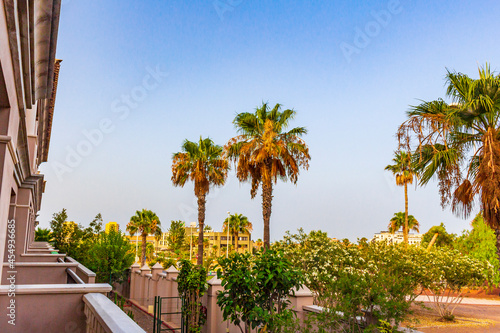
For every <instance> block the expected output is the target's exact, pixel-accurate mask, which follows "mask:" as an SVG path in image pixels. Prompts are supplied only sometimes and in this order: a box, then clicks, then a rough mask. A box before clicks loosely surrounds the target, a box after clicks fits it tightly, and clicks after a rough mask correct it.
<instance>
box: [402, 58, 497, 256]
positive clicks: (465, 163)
mask: <svg viewBox="0 0 500 333" xmlns="http://www.w3.org/2000/svg"><path fill="white" fill-rule="evenodd" d="M446 79H447V86H448V87H447V93H446V95H447V96H448V97H449V98H450V99H451V103H447V102H445V101H444V100H442V99H438V100H436V101H431V102H422V103H421V104H420V105H418V106H414V107H412V108H411V109H410V111H409V112H408V117H409V119H408V120H407V121H406V122H404V123H403V124H402V125H401V126H400V128H399V131H398V137H399V140H400V144H401V145H404V146H406V147H410V146H411V145H412V144H413V143H417V145H416V155H417V157H418V167H419V169H421V170H422V177H421V179H420V183H421V184H427V183H428V182H429V181H430V179H431V178H432V177H433V176H435V175H436V176H437V177H438V179H439V188H440V194H441V204H442V206H443V207H446V206H447V205H450V204H451V208H452V211H453V212H454V213H455V214H457V215H462V216H464V217H467V216H469V215H470V213H471V212H472V210H473V207H474V204H475V203H477V202H478V201H479V202H480V205H481V209H482V211H483V214H484V219H485V221H486V222H487V223H488V225H489V226H490V227H491V228H492V229H493V230H494V231H495V234H496V238H497V254H498V255H499V257H500V122H499V120H500V75H499V74H496V73H494V72H492V71H491V70H490V67H489V65H488V64H486V66H484V67H480V68H479V78H477V79H473V78H470V77H469V76H467V75H465V74H462V73H457V72H452V71H449V70H448V71H447V75H446ZM415 138H416V140H415Z"/></svg>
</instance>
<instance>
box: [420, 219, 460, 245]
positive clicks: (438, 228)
mask: <svg viewBox="0 0 500 333" xmlns="http://www.w3.org/2000/svg"><path fill="white" fill-rule="evenodd" d="M435 234H438V236H437V238H436V241H435V242H434V245H433V246H434V247H453V244H454V241H455V238H456V235H455V234H449V233H448V232H447V231H446V227H445V225H444V223H443V222H441V224H440V225H435V226H433V227H431V228H430V229H429V231H427V232H426V233H425V234H423V235H422V241H421V245H422V246H424V247H427V246H428V245H429V243H430V242H431V240H432V237H434V235H435Z"/></svg>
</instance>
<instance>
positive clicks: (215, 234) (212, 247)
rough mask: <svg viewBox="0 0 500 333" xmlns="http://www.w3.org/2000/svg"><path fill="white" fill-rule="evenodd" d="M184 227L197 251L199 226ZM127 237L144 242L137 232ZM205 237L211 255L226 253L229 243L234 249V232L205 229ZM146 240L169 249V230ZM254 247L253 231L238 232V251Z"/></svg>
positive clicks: (230, 247)
mask: <svg viewBox="0 0 500 333" xmlns="http://www.w3.org/2000/svg"><path fill="white" fill-rule="evenodd" d="M110 223H116V222H109V223H107V224H106V230H107V228H108V225H109V224H110ZM184 228H185V231H186V234H185V235H186V240H187V242H189V239H190V238H192V239H193V244H192V246H193V249H192V250H193V251H194V252H196V251H197V249H198V244H197V243H196V239H197V237H198V227H197V226H196V222H191V223H189V225H187V226H185V227H184ZM126 237H127V238H128V240H129V241H130V243H132V244H133V245H134V246H140V244H141V243H142V238H141V236H140V235H138V234H135V235H133V236H130V235H127V236H126ZM203 238H204V239H205V240H206V241H207V243H206V247H205V248H206V249H207V254H209V255H215V256H221V255H223V254H224V253H226V246H227V245H228V244H229V249H230V251H233V249H232V246H233V238H234V236H233V235H232V234H229V237H228V235H227V232H222V231H213V230H205V231H204V232H203ZM146 242H147V243H151V244H153V246H154V248H155V251H157V252H160V251H168V250H169V244H168V232H164V233H163V234H162V236H161V238H160V239H156V237H154V236H153V235H148V236H147V237H146ZM137 244H139V245H137ZM253 247H254V242H253V241H252V234H251V233H239V234H238V252H240V253H244V252H248V251H252V249H253Z"/></svg>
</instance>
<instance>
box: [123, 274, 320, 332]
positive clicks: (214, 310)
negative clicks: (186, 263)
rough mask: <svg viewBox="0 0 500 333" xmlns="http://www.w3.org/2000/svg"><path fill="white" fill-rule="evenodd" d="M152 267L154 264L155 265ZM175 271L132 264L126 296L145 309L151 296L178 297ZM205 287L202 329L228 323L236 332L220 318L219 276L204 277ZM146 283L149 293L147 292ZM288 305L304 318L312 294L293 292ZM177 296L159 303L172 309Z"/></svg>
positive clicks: (175, 318) (219, 329)
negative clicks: (205, 319)
mask: <svg viewBox="0 0 500 333" xmlns="http://www.w3.org/2000/svg"><path fill="white" fill-rule="evenodd" d="M155 267H156V268H155ZM178 275H179V272H178V271H177V270H176V269H175V268H174V267H170V268H169V269H167V270H166V271H162V269H161V268H159V266H153V268H152V269H150V268H149V267H142V269H141V268H140V266H139V264H134V265H132V267H131V276H130V298H131V299H132V300H134V301H135V302H136V303H139V304H140V305H141V306H143V307H145V308H146V309H147V305H152V304H154V303H153V302H154V296H162V297H178V296H179V294H178V291H177V276H178ZM208 285H209V287H208V291H207V293H206V294H205V295H204V296H203V299H202V303H203V305H204V306H206V307H207V323H206V324H205V325H204V327H203V329H202V332H203V333H219V332H226V328H227V327H229V332H230V333H240V332H241V331H240V329H239V328H238V327H237V326H234V325H231V324H229V325H227V323H226V322H225V321H223V320H222V311H221V309H220V308H219V306H218V305H217V294H218V293H219V292H220V291H221V290H223V289H224V288H223V287H222V286H221V280H218V279H217V278H216V277H214V278H212V279H211V280H210V281H208ZM148 286H149V291H150V292H149V294H148ZM148 299H149V302H148V301H147V300H148ZM289 299H290V301H291V306H292V309H294V311H296V313H297V316H298V317H299V318H301V319H303V318H304V315H305V312H304V310H303V308H302V307H303V306H304V305H312V304H313V294H312V293H311V291H310V290H309V289H307V288H305V289H301V290H299V291H297V292H296V293H295V296H289ZM176 302H177V300H164V301H163V303H162V306H163V307H166V308H168V309H174V308H175V305H176V304H174V303H176ZM162 320H163V321H167V322H174V323H176V321H178V316H174V315H171V316H168V317H167V316H165V317H164V318H162Z"/></svg>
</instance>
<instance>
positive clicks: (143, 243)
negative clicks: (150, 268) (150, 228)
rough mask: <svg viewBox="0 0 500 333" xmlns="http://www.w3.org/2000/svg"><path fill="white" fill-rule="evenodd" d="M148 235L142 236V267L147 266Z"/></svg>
mask: <svg viewBox="0 0 500 333" xmlns="http://www.w3.org/2000/svg"><path fill="white" fill-rule="evenodd" d="M147 236H148V235H147V234H142V235H141V237H142V253H141V267H142V266H144V265H145V264H146V245H147V244H146V237H147Z"/></svg>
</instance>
